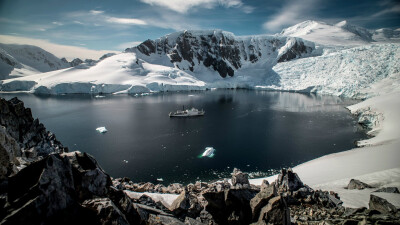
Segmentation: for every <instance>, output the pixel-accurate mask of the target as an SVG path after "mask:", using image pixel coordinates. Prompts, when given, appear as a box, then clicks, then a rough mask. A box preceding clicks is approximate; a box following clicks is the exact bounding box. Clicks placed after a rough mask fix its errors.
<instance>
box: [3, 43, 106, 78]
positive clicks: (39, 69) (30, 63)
mask: <svg viewBox="0 0 400 225" xmlns="http://www.w3.org/2000/svg"><path fill="white" fill-rule="evenodd" d="M113 54H114V53H109V54H106V55H104V56H102V57H101V59H104V58H106V57H108V56H111V55H113ZM82 63H86V64H87V65H88V66H93V65H95V64H96V63H97V61H96V60H92V59H86V60H84V61H83V60H81V59H79V58H76V59H74V60H72V61H71V62H68V61H67V60H66V59H65V58H62V59H59V58H57V57H56V56H54V55H53V54H51V53H50V52H47V51H45V50H43V49H42V48H39V47H37V46H33V45H17V44H1V43H0V79H8V78H15V77H21V76H28V75H32V74H37V73H44V72H49V71H54V70H59V69H65V68H68V67H74V66H77V65H80V64H82Z"/></svg>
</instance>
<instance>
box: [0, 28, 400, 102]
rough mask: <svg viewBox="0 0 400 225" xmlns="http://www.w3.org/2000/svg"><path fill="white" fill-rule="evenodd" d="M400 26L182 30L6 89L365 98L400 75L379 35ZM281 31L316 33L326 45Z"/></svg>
mask: <svg viewBox="0 0 400 225" xmlns="http://www.w3.org/2000/svg"><path fill="white" fill-rule="evenodd" d="M396 32H398V31H393V32H389V31H388V30H384V29H383V30H378V31H376V32H375V33H371V32H370V31H368V30H366V29H364V28H360V27H356V26H352V25H349V24H348V23H346V22H340V23H338V24H335V25H328V24H324V23H319V22H315V21H306V22H303V23H300V24H297V25H295V26H293V27H290V28H287V29H285V30H284V32H282V34H279V35H272V36H268V35H258V36H235V35H233V34H232V33H229V32H225V31H221V30H205V31H182V32H176V33H172V34H169V35H166V36H163V37H161V38H159V39H156V40H147V41H145V42H143V43H142V44H140V45H138V46H137V47H133V48H128V49H126V51H125V52H124V53H120V54H116V55H106V56H104V57H102V58H103V60H101V61H99V62H97V63H96V64H95V65H92V66H88V65H87V63H83V64H80V65H78V66H76V67H74V68H67V69H62V70H57V71H52V72H48V73H41V74H37V75H31V76H26V77H21V78H15V79H9V80H4V81H2V82H0V90H2V91H28V92H33V93H47V94H62V93H142V92H158V91H178V90H205V89H210V88H251V89H253V88H254V89H268V90H285V91H286V90H288V91H290V90H295V91H304V92H317V93H326V94H333V95H341V96H347V97H360V98H361V97H365V95H364V96H361V95H360V92H359V91H358V90H359V89H361V88H368V87H369V86H370V85H373V84H374V83H376V82H379V81H380V80H383V79H386V78H388V77H397V76H400V72H399V71H400V63H399V60H398V59H399V58H400V55H399V52H400V51H399V50H400V44H399V43H382V42H377V41H376V40H375V39H374V38H376V37H378V36H380V37H382V39H385V40H387V41H390V40H392V39H395V38H396V35H397V33H396ZM283 34H286V35H294V36H296V35H297V36H302V37H303V38H308V39H309V40H312V38H315V40H316V41H319V43H318V44H317V45H320V46H317V47H316V45H315V43H314V42H312V41H306V40H304V39H302V38H298V37H291V36H284V35H283ZM321 44H325V45H321ZM326 45H328V46H326ZM352 45H356V47H353V46H352ZM325 49H326V50H325ZM9 62H10V63H13V62H14V61H11V60H9Z"/></svg>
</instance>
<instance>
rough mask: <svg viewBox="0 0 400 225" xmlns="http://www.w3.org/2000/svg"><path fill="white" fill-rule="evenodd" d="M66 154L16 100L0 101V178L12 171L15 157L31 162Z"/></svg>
mask: <svg viewBox="0 0 400 225" xmlns="http://www.w3.org/2000/svg"><path fill="white" fill-rule="evenodd" d="M65 151H68V149H67V148H65V147H64V146H63V145H62V144H61V143H60V142H59V141H58V140H57V139H56V137H55V135H54V134H52V133H51V132H49V131H46V128H45V127H44V125H43V124H41V123H40V122H39V120H38V119H33V117H32V113H31V110H30V109H29V108H25V106H24V103H23V102H22V101H20V100H19V99H17V98H12V99H11V100H9V101H6V100H5V99H3V98H0V155H1V159H0V166H1V169H0V177H1V176H4V175H11V174H13V172H16V170H15V166H16V165H19V162H18V160H17V157H23V158H26V159H33V158H35V157H37V156H45V155H47V154H49V153H53V152H58V153H62V152H65Z"/></svg>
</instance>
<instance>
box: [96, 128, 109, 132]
mask: <svg viewBox="0 0 400 225" xmlns="http://www.w3.org/2000/svg"><path fill="white" fill-rule="evenodd" d="M96 130H97V131H98V132H99V133H105V132H107V131H108V130H107V129H106V127H98V128H96Z"/></svg>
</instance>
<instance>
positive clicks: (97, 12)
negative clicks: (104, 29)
mask: <svg viewBox="0 0 400 225" xmlns="http://www.w3.org/2000/svg"><path fill="white" fill-rule="evenodd" d="M89 13H90V14H92V15H99V14H103V13H104V11H100V10H90V11H89Z"/></svg>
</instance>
